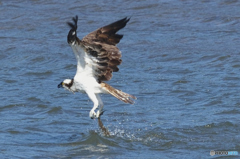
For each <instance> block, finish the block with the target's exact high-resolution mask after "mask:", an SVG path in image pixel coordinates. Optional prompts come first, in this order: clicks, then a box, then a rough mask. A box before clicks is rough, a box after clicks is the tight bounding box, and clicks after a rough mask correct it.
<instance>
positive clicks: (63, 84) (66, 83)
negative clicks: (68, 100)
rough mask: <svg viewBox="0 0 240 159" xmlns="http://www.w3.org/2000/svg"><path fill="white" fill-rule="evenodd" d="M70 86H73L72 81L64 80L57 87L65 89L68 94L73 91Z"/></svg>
mask: <svg viewBox="0 0 240 159" xmlns="http://www.w3.org/2000/svg"><path fill="white" fill-rule="evenodd" d="M72 86H73V79H65V80H64V81H62V82H61V83H60V84H59V85H58V88H65V89H66V90H69V91H70V92H74V91H73V89H72V88H71V87H72Z"/></svg>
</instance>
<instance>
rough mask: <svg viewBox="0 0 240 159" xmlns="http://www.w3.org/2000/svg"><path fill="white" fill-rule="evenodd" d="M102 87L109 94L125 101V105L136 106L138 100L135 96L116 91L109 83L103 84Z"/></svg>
mask: <svg viewBox="0 0 240 159" xmlns="http://www.w3.org/2000/svg"><path fill="white" fill-rule="evenodd" d="M101 87H102V88H103V89H104V90H105V91H107V92H108V93H109V94H111V95H112V96H114V97H116V98H117V99H119V100H121V101H123V102H124V103H129V104H134V100H135V99H137V98H136V97H135V96H133V95H131V94H127V93H124V92H122V91H121V90H118V89H115V88H113V87H112V86H110V85H108V84H107V83H104V82H102V83H101Z"/></svg>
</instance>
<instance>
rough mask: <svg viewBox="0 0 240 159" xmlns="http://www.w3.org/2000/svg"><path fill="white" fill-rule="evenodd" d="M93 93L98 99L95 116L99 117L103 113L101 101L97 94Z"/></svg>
mask: <svg viewBox="0 0 240 159" xmlns="http://www.w3.org/2000/svg"><path fill="white" fill-rule="evenodd" d="M95 95H96V97H97V99H98V102H99V109H98V111H97V114H96V117H97V118H99V117H100V116H101V115H102V114H103V102H102V100H101V97H100V95H99V94H95Z"/></svg>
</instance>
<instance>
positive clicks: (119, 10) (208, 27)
mask: <svg viewBox="0 0 240 159" xmlns="http://www.w3.org/2000/svg"><path fill="white" fill-rule="evenodd" d="M0 14H1V16H0V23H1V25H0V41H1V45H0V78H1V80H0V86H1V89H0V93H1V96H0V100H1V102H0V117H1V121H0V125H1V129H0V158H169V159H170V158H194V157H195V158H209V157H211V156H210V150H231V151H238V152H240V144H239V143H240V135H239V132H240V124H239V123H240V122H239V121H240V120H239V118H240V98H239V95H240V93H239V92H240V31H239V30H240V2H239V1H235V0H216V1H210V0H201V1H200V0H199V1H191V0H189V1H183V0H182V1H179V0H162V1H156V0H147V1H144V0H139V1H127V0H123V1H122V0H121V1H120V0H117V1H85V0H83V1H55V0H53V1H46V0H42V1H37V0H32V1H30V0H29V1H25V0H22V1H14V0H13V1H7V0H3V1H0ZM75 15H78V16H79V27H78V36H79V37H83V36H85V35H86V34H87V33H89V32H91V31H93V30H95V29H97V28H99V27H101V26H104V25H106V24H109V23H111V22H113V21H115V20H118V19H121V18H123V17H126V16H128V17H131V20H130V22H129V23H128V25H127V26H126V27H125V28H124V29H123V30H121V31H120V33H122V34H124V38H123V39H122V40H121V43H120V44H119V45H118V47H119V48H120V49H121V51H122V54H123V57H122V59H123V63H122V65H121V66H120V71H119V72H118V73H114V74H113V78H112V80H111V81H109V82H108V83H109V84H110V85H112V86H114V87H116V88H118V89H121V90H123V91H125V92H128V93H130V94H133V95H135V96H137V97H138V100H137V102H136V104H135V105H126V104H124V103H121V102H120V101H118V100H117V99H115V98H114V97H111V96H109V95H102V98H103V101H104V104H105V107H104V109H105V110H106V111H105V113H104V115H103V116H102V118H101V119H102V122H103V124H104V126H105V127H106V128H107V129H108V130H109V132H110V136H105V135H104V134H103V132H102V131H101V130H100V129H99V127H98V121H97V120H91V119H90V118H89V116H88V115H89V111H90V109H91V108H92V102H91V101H90V100H89V99H88V97H87V96H86V95H85V94H80V93H76V94H71V93H69V92H67V91H65V90H63V89H58V88H57V85H58V84H59V83H60V82H61V81H62V80H63V79H65V78H72V77H73V76H74V75H75V71H76V60H75V57H74V54H73V53H72V50H71V48H70V47H69V45H68V44H67V34H68V31H69V27H68V26H67V24H66V22H67V21H71V18H72V17H73V16H75ZM214 157H218V156H214ZM233 157H239V156H233Z"/></svg>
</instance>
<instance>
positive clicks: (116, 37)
mask: <svg viewBox="0 0 240 159" xmlns="http://www.w3.org/2000/svg"><path fill="white" fill-rule="evenodd" d="M77 20H78V18H77V16H76V18H73V21H74V24H72V23H68V24H69V26H70V27H71V28H72V29H71V30H75V31H76V29H77ZM129 20H130V18H127V17H126V18H123V19H121V20H118V21H116V22H114V23H112V24H109V25H107V26H104V27H102V28H99V29H97V30H95V31H93V32H91V33H90V34H88V35H87V36H85V37H84V38H83V40H82V41H80V40H79V41H80V45H82V46H83V47H84V49H85V51H86V52H87V53H88V54H89V55H91V56H92V61H93V63H94V67H93V69H94V71H95V72H94V73H95V75H96V76H97V78H98V80H99V82H101V81H108V80H110V79H111V78H112V72H117V71H118V70H119V69H118V67H117V66H118V65H120V64H121V62H122V60H121V56H122V55H121V52H120V51H119V49H118V48H117V47H116V44H118V43H119V42H120V40H121V39H122V37H123V35H120V34H116V32H117V31H119V30H120V29H122V28H124V27H125V26H126V24H127V22H128V21H129ZM71 30H70V31H71ZM76 40H77V41H78V38H76Z"/></svg>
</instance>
